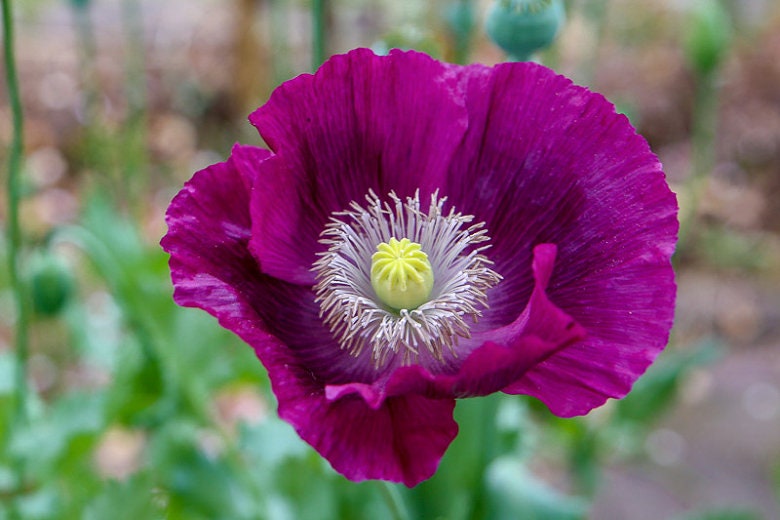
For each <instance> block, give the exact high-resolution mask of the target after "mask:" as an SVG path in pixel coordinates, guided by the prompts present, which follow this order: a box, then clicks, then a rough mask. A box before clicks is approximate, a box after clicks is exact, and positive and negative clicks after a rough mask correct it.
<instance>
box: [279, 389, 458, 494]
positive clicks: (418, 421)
mask: <svg viewBox="0 0 780 520" xmlns="http://www.w3.org/2000/svg"><path fill="white" fill-rule="evenodd" d="M280 397H281V396H280ZM284 401H285V404H284V405H281V403H280V407H279V415H280V416H281V417H282V418H283V419H285V420H287V421H288V422H290V423H291V424H293V425H295V427H296V430H297V431H298V434H299V435H300V436H301V438H303V439H304V440H305V441H306V442H308V443H309V444H311V445H312V446H313V447H314V448H315V449H316V450H317V451H318V452H319V453H320V454H321V455H322V456H323V457H325V458H326V459H328V461H329V462H330V463H331V464H332V465H333V468H334V469H335V470H336V471H338V472H339V473H342V474H343V475H344V476H345V477H347V478H349V479H350V480H356V481H359V480H366V479H382V480H389V481H392V482H403V483H404V484H406V485H407V486H409V487H411V486H414V485H416V484H418V483H419V482H421V481H423V480H425V479H427V478H429V477H431V476H432V475H433V474H434V473H435V472H436V468H437V467H438V465H439V461H440V460H441V457H442V455H444V452H445V451H446V449H447V447H448V446H449V445H450V443H451V442H452V440H453V439H454V438H455V436H456V435H457V433H458V425H457V423H455V421H454V420H453V418H452V411H453V409H454V407H455V401H454V400H452V399H428V398H426V397H424V396H419V395H402V396H397V397H389V398H387V399H383V400H382V402H381V403H377V406H376V407H372V406H370V405H369V404H367V403H366V401H365V400H364V399H362V398H360V397H358V396H356V395H345V396H340V397H338V398H335V399H329V400H325V399H324V398H321V397H320V396H315V395H307V394H300V395H298V396H297V397H292V396H289V395H284Z"/></svg>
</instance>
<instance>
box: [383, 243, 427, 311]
mask: <svg viewBox="0 0 780 520" xmlns="http://www.w3.org/2000/svg"><path fill="white" fill-rule="evenodd" d="M371 286H372V287H373V288H374V291H375V292H376V295H377V296H378V297H379V299H380V300H382V301H383V302H384V303H385V304H387V305H388V306H390V307H392V308H393V309H396V310H401V309H416V308H417V307H419V306H420V305H422V304H423V303H425V302H426V301H428V298H429V297H430V296H431V290H432V289H433V270H432V269H431V263H430V262H429V261H428V255H426V254H425V253H424V252H423V251H422V248H421V246H420V244H418V243H417V242H412V241H411V240H409V239H408V238H402V239H401V240H400V241H399V240H397V239H396V238H395V237H393V238H391V239H390V240H389V241H388V242H382V243H380V244H379V245H378V246H377V247H376V253H374V255H373V256H372V257H371Z"/></svg>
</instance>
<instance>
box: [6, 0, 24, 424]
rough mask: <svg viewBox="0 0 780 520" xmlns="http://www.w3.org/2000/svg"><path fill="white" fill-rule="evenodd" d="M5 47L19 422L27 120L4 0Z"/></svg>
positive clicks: (20, 412) (20, 414)
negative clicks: (10, 129)
mask: <svg viewBox="0 0 780 520" xmlns="http://www.w3.org/2000/svg"><path fill="white" fill-rule="evenodd" d="M3 44H4V48H5V56H4V57H5V78H6V84H7V88H8V98H9V102H10V104H11V116H12V124H13V137H12V139H11V150H10V155H9V160H8V271H9V274H10V281H11V290H12V291H13V294H14V301H15V303H16V312H17V319H16V340H15V344H16V356H17V371H16V396H17V401H16V405H17V406H16V419H17V420H18V421H19V422H21V423H24V422H26V420H27V360H28V357H29V345H28V333H27V331H28V328H29V316H28V308H27V300H26V298H25V290H24V286H23V283H22V278H21V275H20V265H21V249H22V230H21V226H20V223H19V202H20V200H21V198H22V194H21V191H22V187H21V178H20V176H21V166H22V153H23V149H24V144H23V143H24V118H23V115H22V101H21V97H20V96H19V79H18V77H17V74H16V60H15V57H14V28H13V16H12V13H11V0H3Z"/></svg>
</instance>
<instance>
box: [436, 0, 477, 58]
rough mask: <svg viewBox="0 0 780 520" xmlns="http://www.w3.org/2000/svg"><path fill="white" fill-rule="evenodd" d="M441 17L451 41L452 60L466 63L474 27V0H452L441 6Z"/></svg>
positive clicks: (475, 14)
mask: <svg viewBox="0 0 780 520" xmlns="http://www.w3.org/2000/svg"><path fill="white" fill-rule="evenodd" d="M443 10H444V12H443V18H444V22H445V24H446V27H447V31H448V35H449V37H450V39H451V41H452V61H453V62H454V63H461V64H463V63H466V62H467V61H468V56H469V52H470V50H471V41H472V39H473V37H474V28H475V27H476V16H477V13H476V12H475V11H476V9H475V6H474V0H452V1H449V2H447V3H446V4H445V5H444V7H443Z"/></svg>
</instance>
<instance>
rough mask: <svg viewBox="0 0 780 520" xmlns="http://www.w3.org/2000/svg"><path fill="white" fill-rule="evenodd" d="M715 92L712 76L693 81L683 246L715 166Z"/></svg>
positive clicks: (682, 231)
mask: <svg viewBox="0 0 780 520" xmlns="http://www.w3.org/2000/svg"><path fill="white" fill-rule="evenodd" d="M717 112H718V89H717V85H716V73H712V74H709V75H701V76H699V77H698V78H697V86H696V101H695V105H694V109H693V125H692V134H691V155H692V158H691V159H692V166H691V170H692V171H691V175H690V176H689V177H688V180H687V182H686V186H685V192H686V194H687V195H688V200H687V202H688V204H687V209H684V212H683V213H682V214H681V215H680V233H679V243H680V244H681V245H682V246H685V245H686V244H687V242H688V240H689V236H690V234H691V233H692V232H693V231H694V229H693V227H694V224H695V221H696V212H697V209H698V206H699V202H700V200H701V196H702V193H703V191H704V189H705V188H706V180H707V176H708V175H709V173H710V172H711V170H712V168H713V167H714V166H715V127H716V125H717Z"/></svg>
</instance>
